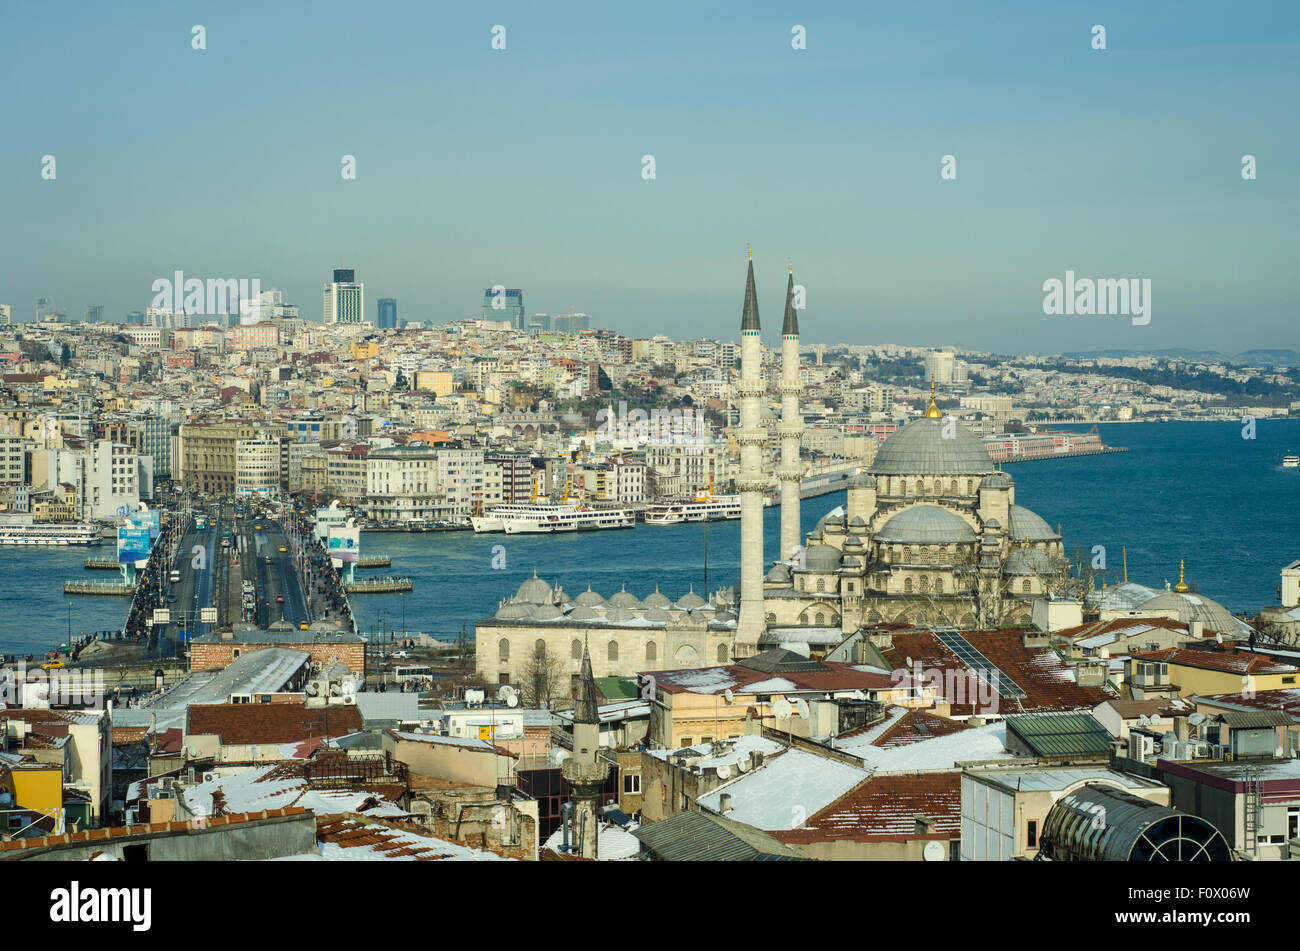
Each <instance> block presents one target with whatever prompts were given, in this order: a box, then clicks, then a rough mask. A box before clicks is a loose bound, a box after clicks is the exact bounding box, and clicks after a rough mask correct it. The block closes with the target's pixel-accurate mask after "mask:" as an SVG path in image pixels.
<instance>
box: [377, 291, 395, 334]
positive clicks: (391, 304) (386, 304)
mask: <svg viewBox="0 0 1300 951" xmlns="http://www.w3.org/2000/svg"><path fill="white" fill-rule="evenodd" d="M375 326H377V327H378V328H379V329H380V330H396V329H397V298H396V297H381V298H379V320H378V322H377V323H376V325H375Z"/></svg>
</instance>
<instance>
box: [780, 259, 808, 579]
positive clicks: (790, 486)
mask: <svg viewBox="0 0 1300 951" xmlns="http://www.w3.org/2000/svg"><path fill="white" fill-rule="evenodd" d="M780 392H781V423H780V425H779V426H778V428H777V432H778V434H779V435H780V439H781V464H780V467H779V468H778V470H777V479H778V480H779V482H780V485H781V548H780V550H779V551H778V552H777V556H778V558H780V559H783V560H784V559H786V558H790V557H792V556H793V555H794V553H795V552H797V551H798V550H799V539H800V537H801V535H802V531H801V528H800V494H799V486H800V483H801V482H802V481H803V466H802V465H801V464H800V462H799V446H800V444H801V443H802V442H803V417H802V416H801V415H800V414H799V397H800V395H801V394H802V393H803V383H802V381H801V379H800V376H799V318H798V316H797V315H796V313H795V308H794V262H793V261H791V262H790V276H789V278H788V279H787V281H786V286H785V322H784V324H783V325H782V327H781V385H780Z"/></svg>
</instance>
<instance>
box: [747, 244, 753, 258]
mask: <svg viewBox="0 0 1300 951" xmlns="http://www.w3.org/2000/svg"><path fill="white" fill-rule="evenodd" d="M746 247H747V248H749V259H750V260H751V261H752V260H754V246H753V245H752V244H749V245H746Z"/></svg>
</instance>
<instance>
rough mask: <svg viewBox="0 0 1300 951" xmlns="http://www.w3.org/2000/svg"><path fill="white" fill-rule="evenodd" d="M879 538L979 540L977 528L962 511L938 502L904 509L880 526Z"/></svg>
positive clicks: (930, 541)
mask: <svg viewBox="0 0 1300 951" xmlns="http://www.w3.org/2000/svg"><path fill="white" fill-rule="evenodd" d="M876 541H880V542H891V543H893V542H902V543H905V544H921V545H929V544H940V543H952V542H973V541H975V530H974V529H973V528H971V527H970V526H969V525H968V524H966V521H965V519H963V518H962V517H961V516H960V515H956V514H954V513H952V512H949V511H948V510H947V509H944V508H940V507H939V506H937V505H916V506H913V507H912V508H909V509H904V510H903V511H901V512H899V513H898V514H897V515H895V516H893V517H892V518H890V519H889V521H887V522H885V524H884V525H882V526H880V531H879V532H877V533H876Z"/></svg>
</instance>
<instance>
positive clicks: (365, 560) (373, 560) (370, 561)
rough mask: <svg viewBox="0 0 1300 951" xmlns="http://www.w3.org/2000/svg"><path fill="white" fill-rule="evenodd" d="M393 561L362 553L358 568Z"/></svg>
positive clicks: (384, 564)
mask: <svg viewBox="0 0 1300 951" xmlns="http://www.w3.org/2000/svg"><path fill="white" fill-rule="evenodd" d="M392 563H393V558H392V556H391V555H362V556H361V557H360V558H358V559H357V567H358V568H387V567H388V566H389V565H391V564H392ZM86 567H90V566H89V565H87V566H86Z"/></svg>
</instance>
